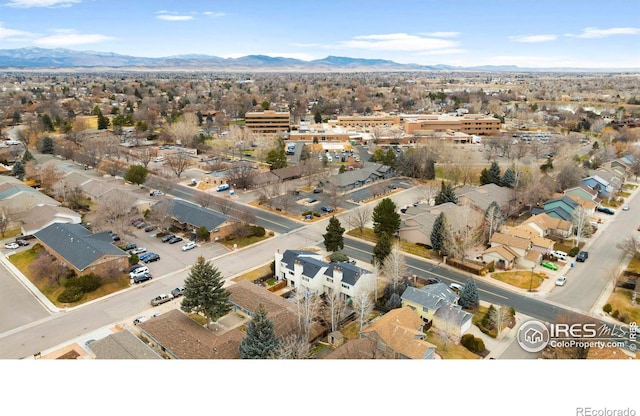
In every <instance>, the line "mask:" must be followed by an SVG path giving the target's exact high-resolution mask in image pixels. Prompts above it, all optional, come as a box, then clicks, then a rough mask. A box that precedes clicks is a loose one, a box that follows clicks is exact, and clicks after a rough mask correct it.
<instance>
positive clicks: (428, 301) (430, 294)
mask: <svg viewBox="0 0 640 416" xmlns="http://www.w3.org/2000/svg"><path fill="white" fill-rule="evenodd" d="M400 299H402V300H407V301H409V302H414V303H417V304H419V305H422V306H424V307H426V308H429V309H432V310H437V309H439V308H440V307H441V306H443V305H447V304H453V303H455V302H456V301H457V299H458V295H456V294H455V293H454V292H453V291H452V290H451V289H449V287H448V286H447V285H446V284H444V283H434V284H432V285H427V286H425V287H423V288H421V289H416V288H415V287H411V286H409V287H407V288H406V289H405V290H404V292H403V293H402V296H401V297H400Z"/></svg>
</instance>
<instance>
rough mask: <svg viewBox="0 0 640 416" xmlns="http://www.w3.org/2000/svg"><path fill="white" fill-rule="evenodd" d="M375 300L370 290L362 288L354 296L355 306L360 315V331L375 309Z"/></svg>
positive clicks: (357, 313)
mask: <svg viewBox="0 0 640 416" xmlns="http://www.w3.org/2000/svg"><path fill="white" fill-rule="evenodd" d="M373 307H374V302H373V298H372V296H371V291H370V290H365V289H361V290H359V291H358V292H357V293H356V294H355V296H354V297H353V308H354V310H355V311H356V315H357V316H358V322H359V323H360V331H362V328H364V324H365V322H366V321H367V320H368V319H369V316H370V315H371V312H372V311H373Z"/></svg>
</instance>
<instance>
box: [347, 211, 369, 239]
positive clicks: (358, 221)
mask: <svg viewBox="0 0 640 416" xmlns="http://www.w3.org/2000/svg"><path fill="white" fill-rule="evenodd" d="M371 213H372V209H371V206H369V205H362V206H359V207H358V208H356V209H355V210H353V211H351V214H352V215H350V216H349V221H350V223H351V226H352V227H354V228H357V229H358V230H359V231H360V235H362V231H363V230H364V228H365V227H366V226H367V224H368V223H369V221H371Z"/></svg>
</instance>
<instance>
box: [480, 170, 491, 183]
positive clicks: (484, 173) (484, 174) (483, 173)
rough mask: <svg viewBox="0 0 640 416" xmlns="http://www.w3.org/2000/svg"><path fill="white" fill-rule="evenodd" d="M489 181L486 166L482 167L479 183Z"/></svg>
mask: <svg viewBox="0 0 640 416" xmlns="http://www.w3.org/2000/svg"><path fill="white" fill-rule="evenodd" d="M488 183H491V178H490V177H489V170H487V168H484V169H482V171H480V185H486V184H488Z"/></svg>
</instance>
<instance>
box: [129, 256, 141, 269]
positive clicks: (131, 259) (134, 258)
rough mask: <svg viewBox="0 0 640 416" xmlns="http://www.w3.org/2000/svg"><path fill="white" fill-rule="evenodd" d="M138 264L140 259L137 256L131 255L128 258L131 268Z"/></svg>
mask: <svg viewBox="0 0 640 416" xmlns="http://www.w3.org/2000/svg"><path fill="white" fill-rule="evenodd" d="M139 262H140V257H138V255H137V254H132V255H131V257H129V266H133V265H134V264H138V263H139Z"/></svg>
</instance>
